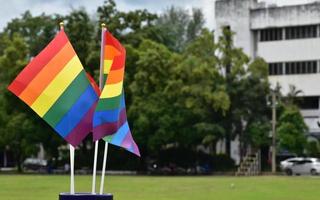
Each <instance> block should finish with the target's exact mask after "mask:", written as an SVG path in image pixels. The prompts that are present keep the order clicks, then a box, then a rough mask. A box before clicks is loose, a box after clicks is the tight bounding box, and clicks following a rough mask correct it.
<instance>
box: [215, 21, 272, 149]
mask: <svg viewBox="0 0 320 200" xmlns="http://www.w3.org/2000/svg"><path fill="white" fill-rule="evenodd" d="M233 35H234V33H233V32H232V31H231V30H230V29H229V28H228V27H224V28H223V31H222V35H221V36H220V37H219V42H218V45H219V46H218V52H219V59H218V65H219V67H220V68H221V69H222V70H223V71H224V73H225V81H226V91H227V93H228V95H229V98H230V108H229V110H228V111H227V112H226V114H225V115H224V116H223V119H222V122H221V123H222V124H223V127H224V129H225V138H226V151H227V154H228V155H230V142H231V140H232V139H234V138H235V137H236V136H239V138H240V150H241V154H240V155H244V154H245V153H246V147H247V146H248V145H249V144H250V143H251V142H254V141H255V140H253V138H250V137H251V136H253V135H252V134H254V133H257V129H256V126H257V124H261V125H262V127H265V126H266V125H265V124H266V123H267V121H268V120H267V119H268V116H267V115H266V113H267V112H266V110H267V103H266V96H267V94H268V92H269V83H268V71H267V70H268V68H267V64H266V63H265V62H264V60H263V59H261V58H257V59H255V60H250V58H249V57H248V56H247V55H246V54H244V52H243V51H242V49H239V48H236V47H234V44H233ZM250 129H251V130H250ZM252 129H254V130H252ZM262 130H264V129H261V130H260V131H262ZM260 134H262V135H263V138H264V137H265V136H264V135H267V134H268V133H267V132H265V133H260ZM255 135H256V134H255ZM253 145H254V146H256V145H257V144H253Z"/></svg>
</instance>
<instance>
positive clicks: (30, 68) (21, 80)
mask: <svg viewBox="0 0 320 200" xmlns="http://www.w3.org/2000/svg"><path fill="white" fill-rule="evenodd" d="M67 42H68V38H67V36H66V34H65V33H64V31H60V32H59V33H58V34H57V36H56V37H55V38H54V39H53V40H52V41H51V42H50V43H49V44H48V46H46V47H45V48H44V49H43V50H42V51H41V52H40V53H39V54H38V55H37V56H36V57H35V58H34V59H33V60H32V62H30V63H29V64H28V65H27V66H26V67H25V68H24V69H23V70H22V72H21V73H20V74H19V75H18V76H17V77H16V78H15V80H14V81H13V82H12V83H11V84H10V85H9V87H8V89H9V90H10V91H11V92H12V93H14V94H15V95H16V96H19V95H20V94H21V92H22V91H23V90H24V89H25V88H26V87H27V85H28V84H29V83H30V82H31V81H32V80H33V78H34V77H35V76H36V75H37V74H38V73H39V72H40V71H41V70H42V68H43V67H44V66H46V64H47V63H48V62H49V61H50V60H51V59H52V58H53V57H54V56H55V55H56V54H57V53H58V52H59V51H60V50H61V49H62V48H63V47H64V45H65V44H66V43H67Z"/></svg>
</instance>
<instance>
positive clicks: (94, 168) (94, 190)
mask: <svg viewBox="0 0 320 200" xmlns="http://www.w3.org/2000/svg"><path fill="white" fill-rule="evenodd" d="M106 30H107V29H106V25H105V24H104V23H102V24H101V47H100V48H101V49H100V74H99V89H100V91H102V89H103V70H104V64H103V63H104V35H105V32H106ZM98 147H99V140H97V141H95V143H94V159H93V175H92V191H91V193H92V194H95V193H96V177H97V159H98V149H99V148H98Z"/></svg>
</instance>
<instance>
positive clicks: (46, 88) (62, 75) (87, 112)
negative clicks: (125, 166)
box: [8, 30, 98, 146]
mask: <svg viewBox="0 0 320 200" xmlns="http://www.w3.org/2000/svg"><path fill="white" fill-rule="evenodd" d="M8 89H9V90H10V91H11V92H12V93H14V94H15V95H16V96H18V97H19V98H20V99H21V100H22V101H24V102H25V103H26V104H27V105H28V106H30V107H31V108H32V109H33V110H34V111H35V112H36V113H37V114H38V115H39V116H40V117H41V118H43V119H44V120H45V121H46V122H47V123H48V124H49V125H50V126H51V127H52V128H54V130H55V131H56V132H57V133H59V135H60V136H61V137H63V138H64V139H65V140H66V141H67V142H68V143H70V144H71V145H73V146H77V145H78V144H80V143H81V141H82V140H83V139H84V138H85V137H86V136H87V134H88V133H89V132H90V131H91V130H92V117H93V113H94V109H95V106H96V102H97V100H98V96H97V94H96V92H95V90H94V89H93V86H92V85H91V84H90V82H89V80H88V78H87V75H86V72H85V71H84V68H83V66H82V64H81V63H80V60H79V58H78V56H77V54H76V53H75V51H74V49H73V47H72V45H71V43H70V42H69V39H68V37H67V36H66V34H65V32H64V31H63V30H62V31H60V32H59V33H58V34H57V35H56V37H55V38H54V39H53V40H52V41H51V42H50V43H49V44H48V46H46V47H45V49H44V50H42V51H41V52H40V53H39V54H38V55H37V56H36V57H35V58H34V59H33V60H32V61H31V62H30V63H29V64H28V65H27V66H26V67H25V68H24V69H23V70H22V71H21V73H20V74H19V75H18V76H17V77H16V78H15V80H14V81H13V82H12V83H11V84H10V85H9V87H8Z"/></svg>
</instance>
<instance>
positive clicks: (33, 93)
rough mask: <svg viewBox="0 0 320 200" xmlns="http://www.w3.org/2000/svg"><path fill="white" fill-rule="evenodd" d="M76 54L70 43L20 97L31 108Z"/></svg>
mask: <svg viewBox="0 0 320 200" xmlns="http://www.w3.org/2000/svg"><path fill="white" fill-rule="evenodd" d="M75 54H76V53H75V52H74V50H73V48H72V46H71V44H70V42H68V43H67V44H65V46H64V47H63V48H62V49H61V50H60V51H59V52H58V53H57V54H56V55H55V56H54V57H53V58H52V59H51V60H50V61H49V62H48V64H47V65H46V66H45V67H44V68H43V69H42V70H41V71H40V72H39V73H38V75H37V76H36V77H35V78H34V79H33V80H32V81H31V82H30V83H29V84H28V86H27V87H26V89H25V90H24V91H23V92H22V93H21V94H20V95H19V97H20V98H21V99H22V100H23V101H24V102H26V104H28V105H29V106H31V105H32V104H33V102H34V101H35V100H36V99H37V98H38V97H39V95H40V94H41V93H42V92H43V91H44V89H45V88H46V87H47V86H48V85H49V84H50V82H51V81H52V80H53V79H54V78H55V77H56V75H57V74H58V73H59V72H60V71H61V70H62V69H63V68H64V67H65V65H66V64H67V63H68V62H69V61H70V60H71V59H72V58H73V57H74V55H75Z"/></svg>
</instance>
